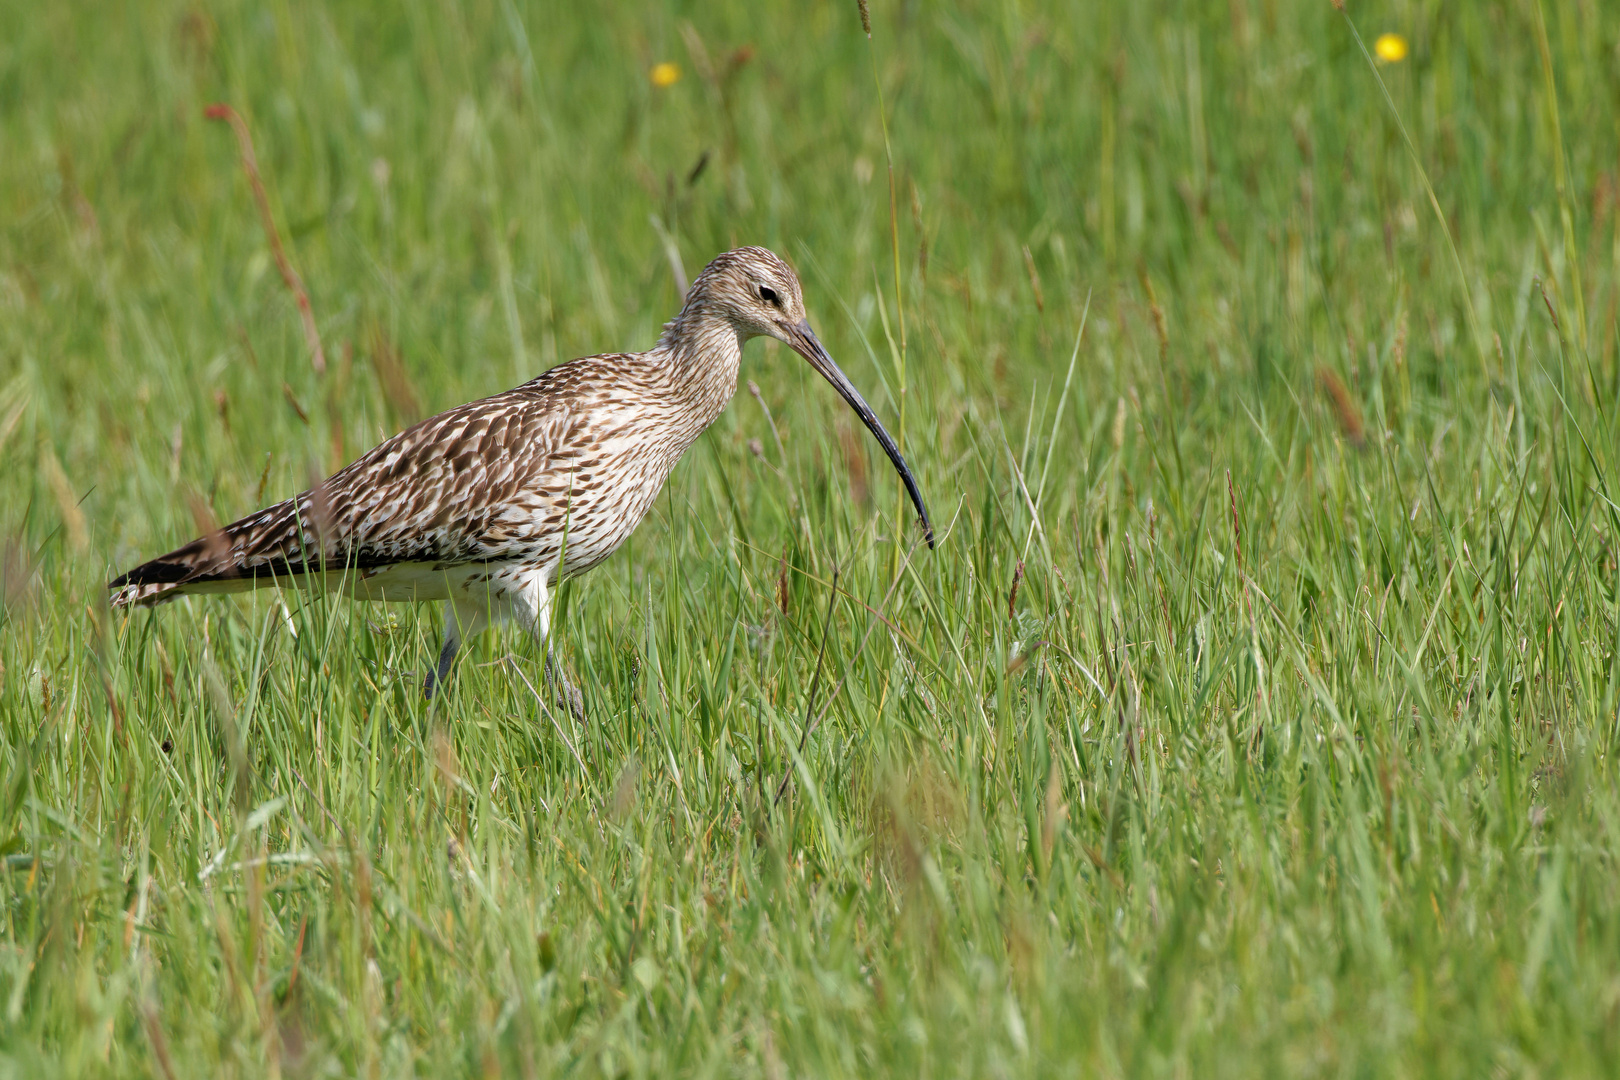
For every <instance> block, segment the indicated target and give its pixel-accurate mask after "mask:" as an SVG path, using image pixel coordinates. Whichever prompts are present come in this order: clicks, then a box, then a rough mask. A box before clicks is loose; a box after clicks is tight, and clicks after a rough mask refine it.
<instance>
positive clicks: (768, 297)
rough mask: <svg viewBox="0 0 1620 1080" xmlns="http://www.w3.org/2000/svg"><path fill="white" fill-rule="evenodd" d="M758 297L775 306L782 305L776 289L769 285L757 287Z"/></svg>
mask: <svg viewBox="0 0 1620 1080" xmlns="http://www.w3.org/2000/svg"><path fill="white" fill-rule="evenodd" d="M759 298H760V299H761V300H763V301H765V302H766V303H767V304H775V305H776V306H777V307H781V306H782V298H781V297H779V296H777V295H776V290H775V289H773V288H771V287H770V286H769V285H761V286H760V287H759Z"/></svg>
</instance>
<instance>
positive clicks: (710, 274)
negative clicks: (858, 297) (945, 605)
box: [677, 247, 934, 547]
mask: <svg viewBox="0 0 1620 1080" xmlns="http://www.w3.org/2000/svg"><path fill="white" fill-rule="evenodd" d="M691 316H700V317H701V316H708V317H711V318H715V317H717V318H720V319H723V320H725V321H726V322H727V323H729V324H730V325H731V327H732V329H734V330H735V331H736V332H737V336H738V337H739V338H740V339H741V340H742V341H747V340H748V339H749V338H754V337H773V338H776V339H777V340H778V341H780V342H783V343H784V344H786V345H788V346H789V347H791V348H792V349H793V351H794V352H797V353H798V354H799V355H800V356H802V357H804V358H805V359H806V360H808V361H809V362H810V366H811V367H813V368H815V369H816V371H818V372H820V374H821V376H822V378H824V379H826V380H827V381H828V382H830V383H832V385H833V388H834V389H835V390H837V391H838V393H839V395H840V396H841V397H843V399H844V400H845V401H846V402H848V403H849V407H850V408H852V409H854V410H855V415H857V416H859V417H860V418H861V422H862V423H864V424H865V425H866V427H867V429H868V430H869V431H871V433H872V435H873V437H874V438H876V439H877V441H878V445H880V446H882V447H883V452H884V453H885V454H887V455H888V457H889V460H890V461H891V462H893V463H894V467H895V470H896V471H897V472H898V473H899V474H900V479H901V480H902V481H903V482H904V483H905V485H906V493H907V494H909V495H910V496H911V501H912V504H913V505H914V506H916V508H917V515H918V517H920V518H921V519H922V527H923V534H924V535H925V536H926V537H927V540H928V546H929V547H933V546H934V526H933V524H932V523H930V522H929V520H928V507H926V506H924V505H923V498H922V492H921V491H920V490H918V488H917V481H916V479H915V478H913V477H912V475H911V469H910V468H908V467H907V466H906V462H905V459H904V458H903V457H901V456H900V448H899V447H898V446H896V445H895V442H894V439H892V438H890V436H889V433H888V431H886V430H885V429H884V427H883V424H882V423H880V422H879V421H878V418H877V414H875V413H874V412H873V411H872V407H871V406H870V405H868V404H867V403H866V399H864V398H862V397H861V395H860V392H859V391H858V390H856V389H855V387H854V385H853V384H852V383H851V382H850V381H849V379H848V377H847V376H845V375H844V373H843V372H842V371H841V370H839V367H838V365H837V364H835V363H833V359H832V357H831V356H828V355H827V350H826V349H825V348H823V347H822V344H821V342H820V341H819V340H818V339H817V338H816V335H815V332H814V331H813V330H811V329H810V320H809V319H807V318H806V317H805V312H804V291H803V289H801V288H800V286H799V275H798V274H796V273H794V272H793V267H791V266H789V265H788V264H787V263H786V262H785V261H784V260H783V259H782V258H781V257H780V256H779V255H777V254H776V253H775V252H773V251H768V250H766V249H765V248H761V247H743V248H737V249H736V250H734V251H728V252H726V253H724V254H723V255H719V256H716V257H715V259H714V261H713V262H711V263H709V265H708V266H706V267H704V268H703V273H701V274H699V275H698V277H697V280H696V281H694V282H693V283H692V287H691V288H690V289H688V290H687V293H686V304H685V306H684V307H683V308H682V310H681V315H680V318H679V319H677V322H679V321H681V320H684V319H686V318H688V317H691Z"/></svg>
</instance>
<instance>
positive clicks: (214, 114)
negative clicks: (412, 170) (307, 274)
mask: <svg viewBox="0 0 1620 1080" xmlns="http://www.w3.org/2000/svg"><path fill="white" fill-rule="evenodd" d="M203 115H204V116H206V117H207V118H208V119H210V120H224V121H225V122H226V123H228V124H230V125H231V130H232V131H234V132H236V145H237V147H238V149H239V150H240V151H241V154H242V169H243V171H245V172H246V173H247V178H248V184H249V185H250V186H251V187H252V188H253V201H254V202H255V203H257V204H258V205H259V222H260V224H262V225H263V226H264V236H265V239H267V240H269V241H270V253H271V254H272V255H274V256H275V257H276V269H277V270H280V271H281V280H282V281H283V282H285V283H286V285H287V289H288V291H290V292H291V293H292V294H293V300H294V302H296V303H297V304H298V317H299V318H300V319H302V320H303V323H304V343H305V344H306V345H308V346H309V351H310V355H311V356H312V358H313V359H312V363H313V364H314V365H315V373H316V374H317V375H325V374H326V350H325V349H323V348H321V332H320V331H319V330H317V329H316V328H315V312H314V310H313V309H312V308H311V307H310V306H309V293H308V292H306V291H305V290H304V281H303V279H302V278H300V277H299V276H298V271H297V270H294V269H293V265H292V263H291V262H289V261H288V259H287V249H286V248H284V247H283V246H282V244H281V234H280V233H279V232H277V231H276V221H275V218H273V217H271V216H270V199H269V197H268V196H267V195H265V193H264V181H263V180H262V179H260V177H259V162H258V159H257V158H256V157H254V155H253V136H252V134H251V133H249V131H248V127H247V122H246V121H244V120H243V119H242V116H241V114H240V113H238V112H237V111H236V110H235V109H233V108H231V107H230V106H229V105H226V104H225V103H224V102H217V103H215V104H213V105H210V106H208V107H207V108H206V109H204V110H203Z"/></svg>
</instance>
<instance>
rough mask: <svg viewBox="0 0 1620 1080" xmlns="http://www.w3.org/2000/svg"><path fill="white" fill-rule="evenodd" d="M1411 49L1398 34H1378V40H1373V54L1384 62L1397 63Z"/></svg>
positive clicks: (1403, 58) (1404, 57)
mask: <svg viewBox="0 0 1620 1080" xmlns="http://www.w3.org/2000/svg"><path fill="white" fill-rule="evenodd" d="M1411 51H1412V47H1411V46H1410V45H1408V44H1407V43H1406V39H1405V38H1403V37H1401V35H1399V34H1379V35H1378V40H1377V41H1375V42H1373V55H1375V56H1377V57H1378V59H1379V61H1380V62H1381V63H1385V64H1398V63H1400V62H1401V61H1402V60H1405V59H1406V54H1407V53H1409V52H1411Z"/></svg>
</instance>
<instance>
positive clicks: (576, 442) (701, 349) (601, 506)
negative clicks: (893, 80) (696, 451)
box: [109, 247, 933, 693]
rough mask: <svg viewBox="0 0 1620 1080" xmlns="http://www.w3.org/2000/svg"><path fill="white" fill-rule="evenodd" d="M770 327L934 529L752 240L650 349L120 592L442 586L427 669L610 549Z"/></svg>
mask: <svg viewBox="0 0 1620 1080" xmlns="http://www.w3.org/2000/svg"><path fill="white" fill-rule="evenodd" d="M761 335H770V336H773V337H777V338H779V339H781V340H783V341H785V342H787V343H788V344H789V345H791V346H792V347H793V348H794V349H796V350H798V351H799V352H800V353H801V354H803V355H804V356H805V357H806V359H808V360H809V361H810V362H811V364H812V365H813V366H815V367H816V369H817V370H818V371H820V372H821V373H822V374H823V375H824V376H825V377H826V378H827V379H828V381H830V382H832V383H833V385H834V386H835V387H837V388H838V390H839V392H840V393H841V394H842V395H843V396H844V398H845V399H846V400H847V401H849V403H850V405H851V406H852V407H853V408H854V409H855V410H856V412H857V413H859V414H860V415H861V418H862V419H863V420H864V421H865V422H866V423H867V426H868V427H870V428H871V429H872V431H873V434H874V435H875V436H876V437H877V438H878V440H879V442H880V443H881V444H883V447H884V450H885V451H886V452H887V453H888V455H889V457H890V458H891V459H892V460H893V461H894V463H895V466H896V468H897V469H898V470H899V471H900V474H901V477H902V478H903V479H904V481H905V483H906V487H907V490H908V491H909V492H910V494H911V496H912V499H913V501H914V502H915V504H916V506H917V511H918V513H919V515H920V516H921V519H922V523H923V526H924V528H925V529H927V530H928V532H927V535H928V540H929V543H930V544H932V542H933V532H932V529H931V527H930V526H929V524H928V515H927V510H926V508H925V507H924V506H923V502H922V498H921V495H920V493H919V492H918V490H917V487H916V484H915V482H914V481H913V480H912V477H911V474H910V471H909V470H908V469H907V468H906V466H905V462H904V461H903V460H902V459H901V457H900V454H899V451H898V450H897V449H896V448H895V446H894V443H893V441H892V440H891V439H890V438H889V436H888V433H887V432H886V431H884V430H883V428H882V425H881V424H879V423H878V421H877V419H876V417H875V416H874V415H873V414H872V412H871V409H870V408H869V407H868V406H867V405H866V403H865V402H864V401H863V400H861V397H860V395H859V394H858V393H857V392H856V391H855V390H854V388H853V387H852V386H850V384H849V382H848V380H847V379H846V378H844V376H843V373H842V372H841V371H839V370H838V368H837V366H836V365H835V364H833V362H832V360H831V359H830V358H828V357H827V354H826V352H825V350H823V349H822V348H821V345H820V343H819V342H817V341H816V338H815V335H814V334H813V333H811V331H810V328H809V325H808V323H807V322H805V320H804V307H803V300H802V296H801V293H800V287H799V281H798V278H797V276H796V275H795V274H794V272H793V270H792V268H791V267H789V266H788V265H787V264H786V263H785V262H783V261H782V260H781V259H780V258H778V257H777V256H776V255H774V254H772V253H771V252H769V251H766V250H765V249H763V248H754V247H750V248H739V249H737V250H735V251H730V252H726V253H725V254H723V255H721V256H719V257H718V258H716V259H715V260H714V261H713V262H712V263H710V264H709V266H708V267H707V268H705V270H704V271H703V273H702V274H700V275H699V276H698V279H697V280H696V281H695V282H693V284H692V287H691V289H690V290H688V292H687V295H686V301H685V303H684V305H683V306H682V308H681V311H680V314H678V315H677V316H676V317H675V318H674V319H672V320H671V321H670V322H669V323H668V324H666V325H665V327H664V331H663V333H662V335H660V337H659V339H658V342H657V344H656V345H654V347H653V348H652V349H650V350H648V351H647V352H644V353H610V354H605V355H601V356H587V357H582V358H580V359H578V360H571V361H569V362H567V363H565V364H560V365H558V366H557V367H554V368H552V369H551V370H549V371H547V372H546V373H545V374H543V375H541V376H539V377H538V378H536V379H533V380H531V381H529V382H527V383H524V384H523V385H522V386H519V387H517V388H515V389H513V390H508V391H506V392H505V393H502V394H496V395H495V396H493V397H487V398H483V399H482V400H479V401H473V402H469V403H467V404H465V405H461V406H458V407H456V408H454V409H450V410H449V411H447V412H443V413H440V414H439V415H437V416H434V417H431V418H429V419H427V420H424V421H422V422H421V423H419V424H416V425H415V426H413V427H410V428H407V429H406V430H405V431H402V432H400V433H399V434H398V435H395V436H394V437H393V438H391V439H388V440H386V441H385V442H383V443H381V444H380V445H378V446H377V447H375V448H374V449H372V450H371V451H369V452H368V453H366V454H364V455H362V456H361V457H360V458H359V459H358V460H356V461H355V462H353V463H352V464H350V465H348V466H347V467H345V468H344V469H342V470H340V471H339V472H337V473H336V474H334V475H333V476H332V477H330V478H329V479H327V480H326V481H325V482H323V483H321V484H319V485H317V486H316V487H314V488H312V489H311V490H309V491H306V492H304V493H302V494H300V495H298V496H296V497H294V498H291V499H287V500H285V501H284V502H280V503H277V504H276V505H274V506H271V507H268V508H267V509H264V510H261V511H259V512H258V513H256V514H252V515H249V516H248V517H245V518H243V519H241V520H240V521H236V522H233V523H231V524H229V525H226V526H224V527H223V528H221V529H219V530H218V531H217V532H215V533H213V534H211V535H208V536H204V537H200V538H198V539H196V540H193V541H192V542H191V543H189V544H187V545H185V546H184V547H182V548H179V549H177V550H175V551H172V552H170V553H169V554H167V555H163V556H160V557H159V558H156V559H153V560H152V561H150V562H147V563H143V564H142V565H140V566H137V567H135V568H134V569H133V570H130V571H129V572H128V573H125V574H123V575H121V576H119V577H118V578H116V579H115V580H114V581H112V582H111V584H110V585H109V588H110V589H111V590H112V603H113V606H114V607H127V606H130V605H149V604H156V603H161V602H163V601H165V600H169V599H172V598H174V597H175V596H178V595H183V594H187V593H210V592H238V591H243V590H247V589H253V588H259V587H262V586H267V585H273V584H288V583H293V582H297V581H301V580H308V579H310V578H312V577H320V578H322V579H323V580H324V581H325V583H327V584H329V585H335V586H338V587H341V588H343V589H345V590H346V591H347V592H348V593H349V595H351V596H354V597H357V598H362V599H372V600H389V601H408V600H449V601H451V602H452V610H451V613H450V614H449V616H448V617H447V618H446V622H445V644H444V648H443V649H442V650H441V654H440V660H439V664H438V667H437V670H436V672H435V676H436V678H435V677H432V676H430V678H429V680H428V684H427V689H428V691H429V692H430V693H431V692H432V689H433V687H434V685H435V683H436V682H442V681H443V679H444V677H445V676H446V675H447V674H448V671H449V667H450V664H451V662H452V661H453V659H454V657H455V653H456V650H457V649H458V648H459V646H460V642H461V639H462V636H463V635H464V634H470V633H472V632H474V631H475V630H477V629H479V628H481V627H482V626H483V625H485V624H486V623H487V622H488V621H489V620H490V619H491V618H501V617H513V618H516V619H518V621H520V622H521V623H523V624H524V625H525V626H526V627H528V628H529V629H531V630H532V631H534V632H535V633H536V634H537V635H538V636H539V637H541V638H542V639H543V638H544V636H545V633H546V622H547V613H548V596H549V588H550V587H551V586H552V585H554V584H556V583H557V582H559V581H560V580H562V579H563V578H564V577H571V576H574V575H576V574H580V573H583V572H584V571H586V570H589V569H590V568H591V567H593V566H595V565H596V564H597V563H599V562H601V561H602V560H603V559H606V558H607V557H608V556H609V555H611V554H612V553H613V552H614V550H615V549H617V548H618V546H619V545H620V544H622V543H623V542H624V540H625V538H626V537H628V536H629V535H630V533H631V532H633V531H634V530H635V527H636V526H637V525H638V524H640V522H641V519H642V518H643V517H644V516H645V515H646V513H647V511H648V510H649V509H650V508H651V506H652V503H653V500H654V499H655V498H657V496H658V492H659V490H660V489H661V488H662V487H663V485H664V481H665V479H666V478H668V476H669V474H670V471H671V470H672V469H673V468H674V467H675V464H676V462H678V461H679V460H680V458H681V455H682V454H684V453H685V451H686V449H687V447H689V446H690V445H691V444H692V442H693V441H694V440H695V439H696V438H697V437H698V435H699V434H701V433H702V432H703V430H704V429H705V428H707V427H708V426H709V424H711V423H712V422H713V421H714V419H715V418H716V417H717V416H719V415H720V412H721V411H722V410H723V409H724V408H725V406H726V403H727V402H729V401H730V400H731V396H732V394H733V393H734V392H735V390H736V386H737V368H738V364H739V362H740V360H741V356H742V347H743V345H744V344H745V343H746V342H747V341H748V339H749V338H752V337H757V336H761Z"/></svg>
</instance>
